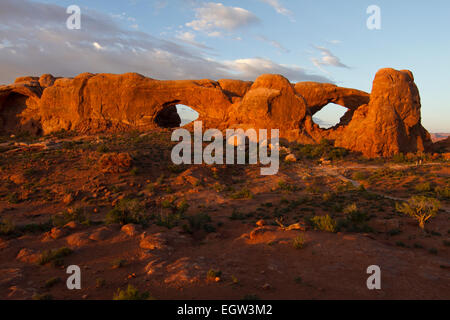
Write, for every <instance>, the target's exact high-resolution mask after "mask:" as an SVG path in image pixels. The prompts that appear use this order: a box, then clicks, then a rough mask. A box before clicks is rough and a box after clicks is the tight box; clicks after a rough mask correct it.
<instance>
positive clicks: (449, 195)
mask: <svg viewBox="0 0 450 320" xmlns="http://www.w3.org/2000/svg"><path fill="white" fill-rule="evenodd" d="M434 192H435V193H436V196H437V197H438V198H439V199H443V200H446V199H450V187H436V188H434Z"/></svg>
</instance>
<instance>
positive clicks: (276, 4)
mask: <svg viewBox="0 0 450 320" xmlns="http://www.w3.org/2000/svg"><path fill="white" fill-rule="evenodd" d="M260 1H262V2H265V3H267V4H268V5H269V6H271V7H272V8H274V9H275V11H276V12H277V13H279V14H282V15H285V16H288V17H292V11H290V10H288V9H286V8H285V7H284V6H283V5H282V4H281V3H280V0H260Z"/></svg>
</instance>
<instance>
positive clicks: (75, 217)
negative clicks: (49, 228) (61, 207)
mask: <svg viewBox="0 0 450 320" xmlns="http://www.w3.org/2000/svg"><path fill="white" fill-rule="evenodd" d="M71 221H75V222H78V223H81V224H85V225H90V224H91V219H90V214H89V213H87V212H86V209H85V208H70V209H68V210H67V211H64V212H63V213H60V214H58V215H55V216H53V217H52V224H53V226H55V227H62V226H64V225H65V224H67V223H69V222H71Z"/></svg>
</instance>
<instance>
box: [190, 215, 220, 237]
mask: <svg viewBox="0 0 450 320" xmlns="http://www.w3.org/2000/svg"><path fill="white" fill-rule="evenodd" d="M187 220H188V224H185V225H184V226H183V229H184V231H186V232H188V233H194V232H196V231H200V230H204V231H206V232H214V231H215V230H216V229H215V228H214V226H212V225H211V224H210V222H211V221H212V220H211V217H210V216H209V215H208V214H207V213H198V214H196V215H193V216H189V217H188V218H187Z"/></svg>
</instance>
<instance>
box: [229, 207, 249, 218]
mask: <svg viewBox="0 0 450 320" xmlns="http://www.w3.org/2000/svg"><path fill="white" fill-rule="evenodd" d="M246 217H247V216H246V215H245V214H243V213H241V212H239V211H237V209H236V208H235V209H233V212H232V213H231V217H230V220H245V218H246Z"/></svg>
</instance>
